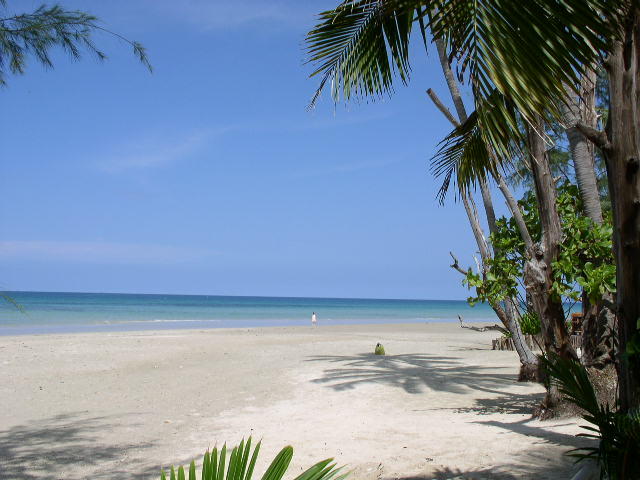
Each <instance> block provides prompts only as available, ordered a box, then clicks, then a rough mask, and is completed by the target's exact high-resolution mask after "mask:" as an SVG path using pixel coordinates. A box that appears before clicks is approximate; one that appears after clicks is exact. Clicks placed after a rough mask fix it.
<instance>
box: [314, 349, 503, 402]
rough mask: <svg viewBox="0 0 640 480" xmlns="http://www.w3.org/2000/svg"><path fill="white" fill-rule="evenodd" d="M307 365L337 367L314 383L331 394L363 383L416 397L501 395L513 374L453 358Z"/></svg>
mask: <svg viewBox="0 0 640 480" xmlns="http://www.w3.org/2000/svg"><path fill="white" fill-rule="evenodd" d="M307 361H309V362H330V363H334V364H337V365H339V366H337V367H336V368H329V369H326V370H325V371H324V372H323V376H322V377H321V378H318V379H316V380H313V381H314V382H315V383H326V384H329V386H330V387H331V388H333V389H334V390H346V389H350V388H354V387H356V386H357V385H360V384H365V383H382V384H386V385H390V386H392V387H398V388H402V389H403V390H404V391H406V392H407V393H412V394H419V393H422V392H423V391H424V390H426V389H429V390H435V391H442V392H449V393H465V392H467V391H468V390H469V389H474V390H481V391H487V392H492V393H500V392H499V391H497V390H496V389H498V388H500V387H506V386H508V385H512V384H513V382H515V381H516V377H515V375H514V374H512V373H499V370H502V369H503V368H505V367H492V368H487V367H482V366H479V365H467V364H464V363H461V362H460V361H459V360H458V359H456V358H455V357H443V356H436V355H428V354H424V353H417V354H416V353H414V354H402V355H387V356H380V355H374V354H368V353H361V354H359V355H318V356H314V357H310V358H309V359H308V360H307Z"/></svg>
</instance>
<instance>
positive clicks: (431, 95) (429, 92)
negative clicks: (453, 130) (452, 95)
mask: <svg viewBox="0 0 640 480" xmlns="http://www.w3.org/2000/svg"><path fill="white" fill-rule="evenodd" d="M427 95H429V98H430V99H431V101H432V102H433V103H434V104H435V106H436V107H438V110H440V111H441V112H442V114H443V115H444V116H445V117H447V120H449V121H450V122H451V124H452V125H453V126H454V127H459V126H460V122H458V120H456V117H454V116H453V114H452V113H451V112H450V111H449V109H448V108H447V107H446V106H445V105H444V103H442V100H440V98H439V97H438V95H436V92H434V91H433V89H431V88H429V89H428V90H427Z"/></svg>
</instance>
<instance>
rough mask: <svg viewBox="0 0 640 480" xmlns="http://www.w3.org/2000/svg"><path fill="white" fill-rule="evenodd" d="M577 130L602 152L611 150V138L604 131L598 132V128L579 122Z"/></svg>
mask: <svg viewBox="0 0 640 480" xmlns="http://www.w3.org/2000/svg"><path fill="white" fill-rule="evenodd" d="M576 128H577V129H578V130H580V133H582V134H583V135H584V136H585V137H587V138H588V139H589V140H590V141H591V142H593V144H594V145H595V146H596V147H598V148H600V149H601V150H608V149H609V148H611V143H610V142H609V137H607V134H606V133H605V132H603V131H602V130H598V129H596V128H593V127H590V126H589V125H587V124H585V123H582V122H577V123H576Z"/></svg>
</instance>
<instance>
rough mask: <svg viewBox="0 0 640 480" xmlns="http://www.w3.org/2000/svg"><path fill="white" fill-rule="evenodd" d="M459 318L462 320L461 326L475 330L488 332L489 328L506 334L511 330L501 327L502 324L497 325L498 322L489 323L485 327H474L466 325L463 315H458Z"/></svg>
mask: <svg viewBox="0 0 640 480" xmlns="http://www.w3.org/2000/svg"><path fill="white" fill-rule="evenodd" d="M458 320H460V327H462V328H468V329H469V330H473V331H474V332H488V331H489V330H497V331H498V332H500V333H503V334H505V335H506V334H508V333H509V331H508V330H507V329H506V328H504V327H501V326H500V325H497V324H496V325H487V326H484V327H474V326H472V325H465V324H464V323H463V320H462V315H458Z"/></svg>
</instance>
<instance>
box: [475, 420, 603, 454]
mask: <svg viewBox="0 0 640 480" xmlns="http://www.w3.org/2000/svg"><path fill="white" fill-rule="evenodd" d="M528 422H529V420H527V419H524V420H521V421H517V422H498V421H495V420H483V421H477V422H475V423H478V424H480V425H488V426H493V427H499V428H502V429H504V430H509V431H512V432H515V433H518V434H519V435H524V436H527V437H534V438H538V439H539V440H540V442H537V443H548V444H553V445H558V446H561V447H562V446H563V447H567V450H569V449H572V448H582V447H594V446H596V445H597V441H595V440H591V439H586V438H584V437H577V436H575V435H572V434H569V433H561V432H554V431H552V430H548V429H546V428H544V422H542V423H541V424H540V426H538V425H528V424H527V423H528ZM573 423H574V422H573V421H572V422H571V423H570V424H573ZM582 424H586V422H582ZM556 426H561V425H556ZM583 432H586V430H583Z"/></svg>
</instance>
